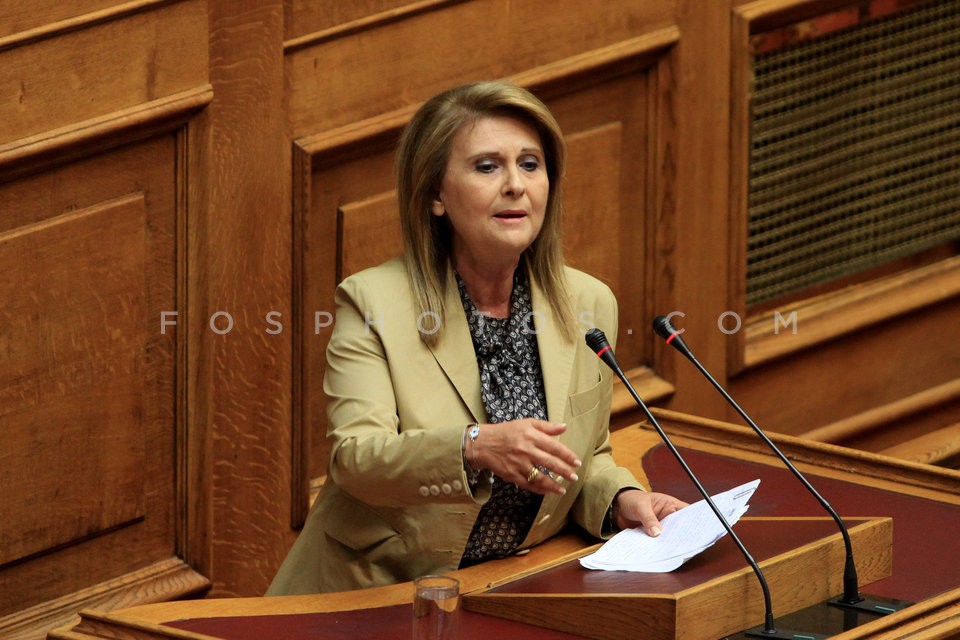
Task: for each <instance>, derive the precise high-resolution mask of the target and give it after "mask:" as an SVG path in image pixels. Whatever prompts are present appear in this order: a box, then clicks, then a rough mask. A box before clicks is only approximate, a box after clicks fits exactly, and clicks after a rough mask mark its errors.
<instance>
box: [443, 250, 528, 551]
mask: <svg viewBox="0 0 960 640" xmlns="http://www.w3.org/2000/svg"><path fill="white" fill-rule="evenodd" d="M457 286H458V287H459V289H460V299H461V301H462V302H463V308H464V310H465V311H466V313H467V321H468V323H469V325H470V334H471V336H472V337H473V348H474V351H475V352H476V355H477V364H478V366H479V369H480V393H481V397H482V399H483V406H484V408H485V409H486V412H487V420H488V422H491V423H497V422H509V421H510V420H515V419H520V418H538V419H541V420H546V418H547V409H546V407H547V400H546V394H545V393H544V390H543V374H542V372H541V371H540V357H539V355H538V353H537V336H536V334H535V333H534V330H533V329H534V328H533V314H532V311H533V307H532V305H531V302H530V289H529V287H528V286H527V282H526V278H525V277H524V275H523V270H522V269H517V271H516V273H515V275H514V278H513V294H512V296H511V301H510V317H509V318H492V317H489V316H485V315H482V314H481V313H480V312H479V311H477V308H476V306H475V305H474V304H473V301H472V300H470V296H469V295H468V294H467V288H466V286H465V285H464V283H463V281H462V280H461V279H460V276H459V274H458V275H457ZM492 489H493V491H492V494H491V496H490V499H489V500H488V501H487V502H486V503H485V504H484V505H483V507H482V508H481V509H480V514H479V516H478V517H477V520H476V522H475V523H474V525H473V531H472V532H471V534H470V538H469V540H468V541H467V547H466V549H465V550H464V552H463V557H462V558H461V560H460V567H461V568H463V567H468V566H470V565H473V564H477V563H478V562H483V561H484V560H489V559H492V558H502V557H504V556H508V555H510V554H511V553H513V552H514V551H515V550H516V549H517V547H518V546H520V543H521V542H523V539H524V538H525V537H526V535H527V532H528V531H529V530H530V526H531V525H532V524H533V519H534V517H536V515H537V511H538V510H539V509H540V502H541V501H542V500H543V496H541V495H540V494H536V493H533V492H531V491H527V490H526V489H521V488H520V487H518V486H517V485H515V484H513V483H512V482H505V481H503V480H502V479H501V478H499V477H494V479H493V487H492Z"/></svg>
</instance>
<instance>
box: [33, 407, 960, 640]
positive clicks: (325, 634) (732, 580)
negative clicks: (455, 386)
mask: <svg viewBox="0 0 960 640" xmlns="http://www.w3.org/2000/svg"><path fill="white" fill-rule="evenodd" d="M656 413H657V414H658V418H659V419H660V420H661V423H662V425H663V426H664V428H665V429H666V430H667V431H668V433H670V434H671V437H672V438H673V439H674V442H675V443H676V444H677V446H678V447H679V448H680V449H681V451H682V453H683V455H684V457H685V458H686V460H687V462H688V463H690V466H691V467H692V468H693V469H694V471H695V472H696V473H697V474H698V476H699V477H700V479H701V481H702V482H703V484H704V486H705V487H706V489H707V490H708V491H710V492H711V493H716V492H718V491H722V490H725V489H728V488H731V487H733V486H736V485H738V484H741V483H743V482H746V481H749V480H752V479H755V478H760V479H761V484H760V487H759V488H758V489H757V492H756V493H755V494H754V496H753V497H752V498H751V501H750V505H751V507H750V511H749V512H748V514H747V516H745V517H744V518H743V519H741V521H740V522H739V523H738V524H737V526H736V527H735V531H736V532H737V535H738V536H739V537H740V538H741V539H742V540H743V542H744V544H745V545H746V546H747V548H748V549H750V551H751V554H752V555H753V556H754V558H755V559H756V560H757V562H758V563H759V564H760V566H761V567H762V569H763V572H764V575H765V576H766V579H767V582H768V585H769V587H770V591H771V595H772V598H773V608H774V614H775V615H776V616H777V618H778V620H779V619H780V618H781V616H785V615H787V614H790V613H791V612H793V611H796V610H806V609H805V608H807V609H809V608H811V607H813V608H817V607H822V608H828V607H827V605H824V604H821V603H823V601H824V600H826V599H827V598H828V597H830V596H834V595H837V594H839V592H840V591H841V588H840V581H841V573H842V569H843V549H842V542H841V539H840V536H839V533H837V531H836V528H835V524H834V523H833V520H832V519H830V518H829V517H827V516H826V515H825V514H823V513H822V511H821V510H820V506H819V504H817V503H816V501H815V500H814V499H813V498H812V497H809V496H807V495H806V492H805V490H804V489H803V487H802V486H800V485H799V483H797V481H796V479H795V478H793V476H792V475H791V474H790V473H789V472H788V471H787V470H786V469H783V468H782V465H781V464H780V462H779V461H778V460H777V459H776V458H774V457H773V456H772V455H771V454H769V453H768V452H767V451H766V450H765V448H764V446H763V444H762V443H761V442H759V441H758V440H757V439H756V436H755V435H754V434H753V432H752V431H750V430H748V429H743V428H740V427H736V426H732V425H728V424H725V423H720V422H715V421H709V420H703V419H698V418H693V417H690V416H685V415H682V414H677V413H673V412H666V411H657V412H656ZM773 439H774V440H775V441H776V443H777V445H778V447H779V448H780V449H781V450H782V451H783V452H784V453H785V454H786V455H787V456H788V457H790V459H791V460H792V461H793V462H794V464H796V465H797V467H798V468H800V469H801V470H802V471H803V472H804V473H807V474H809V475H810V478H811V482H812V483H813V485H814V486H815V487H817V489H818V490H819V491H820V493H822V494H823V495H824V497H825V498H827V500H829V501H830V502H831V504H832V505H833V506H834V508H835V509H836V510H837V512H838V513H839V514H840V515H841V517H843V518H844V521H845V522H846V523H847V525H848V526H849V527H850V533H851V538H852V540H853V544H854V551H855V555H856V559H857V567H858V571H859V574H860V583H861V591H864V592H867V593H871V594H874V595H877V596H882V597H890V598H901V599H904V600H909V601H912V602H915V603H916V604H914V605H912V606H910V607H908V608H906V609H904V610H902V611H899V612H897V613H893V614H890V615H887V616H875V617H874V616H868V620H867V621H866V622H865V623H863V624H859V626H855V627H853V628H850V629H847V630H845V631H842V632H841V633H839V634H838V635H836V636H834V637H837V638H841V639H843V640H847V639H854V638H858V639H859V638H870V639H874V640H880V639H884V640H893V639H895V638H896V639H899V638H903V637H906V636H909V637H916V638H929V639H933V638H950V637H954V635H955V634H960V541H958V540H960V538H958V536H957V534H956V530H957V524H958V523H960V473H957V472H955V471H950V470H944V469H939V468H935V467H929V466H925V465H917V464H912V463H905V462H901V461H896V460H892V459H889V458H884V457H881V456H875V455H872V454H866V453H863V452H859V451H852V450H848V449H843V448H840V447H834V446H830V445H823V444H818V443H811V442H806V441H803V440H800V439H797V438H790V437H773ZM613 445H614V451H615V456H616V457H617V459H618V462H619V463H620V464H623V465H625V466H627V467H629V468H631V469H632V470H633V471H634V472H635V473H636V475H637V476H638V477H640V478H641V479H644V480H645V481H646V482H647V483H649V484H650V486H651V487H652V488H653V489H654V490H657V491H663V492H665V493H671V494H673V495H676V496H678V497H680V498H682V499H685V500H688V501H691V502H692V501H696V500H698V499H699V496H698V495H697V494H696V491H695V490H694V489H693V487H691V486H690V485H689V480H688V479H687V478H686V476H685V474H684V473H683V472H682V471H681V470H680V468H679V466H678V465H677V463H676V461H675V460H673V459H672V457H670V455H669V452H668V451H667V450H666V447H663V446H661V445H660V442H659V439H658V437H657V436H656V434H655V433H654V432H653V431H652V430H650V429H648V428H646V427H644V426H643V425H640V426H639V427H630V428H626V429H622V430H619V431H617V432H615V433H614V434H613ZM596 546H597V544H596V541H593V540H588V539H586V538H585V537H584V536H583V535H582V534H580V533H578V532H576V531H571V532H569V533H566V534H564V535H561V536H558V537H557V538H554V539H553V540H550V541H548V542H546V543H544V544H542V545H539V546H538V547H536V548H534V549H532V550H531V551H530V552H529V553H527V554H525V555H520V556H515V557H511V558H507V559H504V560H498V561H492V562H487V563H484V564H482V565H478V566H475V567H471V568H469V569H464V570H461V571H456V572H454V573H453V575H454V576H456V577H458V578H459V579H460V580H461V585H462V590H463V592H464V594H465V596H464V608H465V611H464V621H463V623H464V624H463V631H464V632H463V634H462V637H463V638H464V639H465V640H469V639H470V638H483V639H484V640H490V639H491V638H503V637H522V638H525V639H530V640H537V639H551V640H561V639H565V638H583V637H586V638H646V639H659V638H682V639H684V640H695V639H704V640H713V639H719V638H721V637H723V636H725V635H731V634H734V633H736V632H737V631H739V630H742V629H745V628H750V627H755V626H757V625H759V624H760V623H761V622H762V616H763V598H762V596H761V591H760V588H759V585H758V583H757V581H756V577H755V576H754V574H753V572H752V571H751V570H750V568H749V567H748V566H747V564H746V562H745V561H744V559H743V557H742V556H741V555H740V554H739V551H738V550H737V549H736V547H735V546H734V545H733V544H732V542H731V541H730V540H729V539H728V537H725V538H723V539H721V540H720V541H718V542H717V543H716V544H715V545H714V546H713V547H711V548H710V549H708V550H707V551H705V552H704V553H702V554H701V555H700V556H697V557H696V558H694V559H692V560H690V561H688V562H687V563H686V564H685V565H684V566H683V567H681V568H680V569H678V570H676V571H674V572H672V573H669V574H633V573H624V572H598V571H588V570H586V569H583V568H581V567H580V565H579V562H578V560H577V559H578V558H579V557H580V556H582V555H584V554H586V553H588V552H590V551H592V550H594V549H595V548H596ZM412 594H413V588H412V586H411V585H410V584H409V583H405V584H400V585H392V586H389V587H380V588H376V589H366V590H362V591H353V592H344V593H335V594H323V595H309V596H288V597H274V598H231V599H208V600H197V601H186V602H168V603H161V604H154V605H144V606H139V607H133V608H129V609H124V610H118V611H112V612H98V611H83V612H81V614H80V619H79V622H77V623H76V624H74V625H71V626H69V627H65V628H62V629H58V630H55V631H53V632H51V633H50V636H49V637H50V638H57V639H61V640H91V639H93V638H130V639H146V638H153V639H156V638H182V639H187V638H189V639H191V640H200V639H205V638H221V639H223V640H241V639H247V638H263V637H284V638H289V639H291V640H297V639H298V638H311V639H312V638H323V639H325V640H333V639H339V638H344V639H347V638H349V639H351V640H356V638H361V637H362V638H364V640H367V639H368V638H404V639H406V638H409V637H410V627H411V611H410V603H411V600H412ZM778 626H780V624H779V622H778ZM787 626H791V627H792V626H793V625H787ZM794 628H796V627H794ZM806 630H807V631H812V632H822V631H818V630H817V629H806ZM910 634H916V635H910Z"/></svg>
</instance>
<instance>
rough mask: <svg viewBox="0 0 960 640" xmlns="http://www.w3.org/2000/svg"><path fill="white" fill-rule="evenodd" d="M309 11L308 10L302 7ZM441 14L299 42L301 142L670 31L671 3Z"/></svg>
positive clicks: (492, 7) (478, 3) (495, 2)
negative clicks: (474, 83)
mask: <svg viewBox="0 0 960 640" xmlns="http://www.w3.org/2000/svg"><path fill="white" fill-rule="evenodd" d="M300 4H308V3H306V2H303V3H300V2H295V3H293V6H299V5H300ZM411 4H413V3H411ZM433 4H434V8H435V10H432V11H423V12H413V13H410V14H409V15H407V16H405V17H404V18H403V19H399V20H394V19H392V18H391V16H390V15H384V16H383V17H382V19H380V20H379V21H374V22H371V23H370V24H368V25H366V26H365V28H364V29H363V30H361V31H359V32H353V31H352V30H346V31H344V33H343V35H342V37H338V35H339V34H337V33H336V32H334V33H329V32H328V31H323V32H320V33H319V34H315V37H314V38H311V37H310V36H309V35H301V36H300V37H299V38H298V39H297V40H295V41H291V42H289V43H288V47H287V56H286V58H287V78H288V82H289V84H290V94H289V118H290V126H291V130H292V133H293V135H294V137H300V136H305V135H313V134H316V133H319V132H321V131H328V130H330V129H333V128H335V127H339V126H344V125H346V124H348V123H352V122H358V121H362V120H364V119H367V118H374V117H377V116H380V115H382V114H384V113H387V112H390V111H393V110H395V109H401V108H403V107H406V106H409V105H411V104H417V103H419V102H421V101H423V100H425V99H427V98H428V97H430V96H431V95H433V94H434V93H436V92H438V91H441V90H442V89H445V88H447V87H449V86H452V85H454V84H458V83H460V82H465V81H468V80H477V79H483V78H499V77H505V76H512V75H514V74H517V73H520V72H523V71H527V70H529V69H533V68H538V67H540V66H542V65H546V64H548V63H550V62H553V61H556V60H560V59H564V58H568V57H571V56H575V55H577V54H584V53H587V52H591V51H594V50H597V49H599V48H602V47H604V46H607V45H613V44H615V43H618V42H621V41H623V40H627V39H630V38H632V37H636V36H637V35H639V34H642V33H645V32H648V31H651V30H653V29H654V28H655V27H659V26H662V25H667V24H669V21H670V14H669V12H668V9H669V3H667V2H644V3H636V2H617V3H610V4H608V6H607V7H606V9H605V10H604V11H602V12H597V11H595V10H594V8H593V7H592V6H591V5H589V4H585V3H582V2H576V1H574V0H565V1H564V2H559V3H554V4H552V5H551V7H550V10H549V11H544V10H543V9H542V8H541V7H539V6H537V5H536V4H535V3H517V2H508V1H505V0H475V1H473V2H447V3H433ZM441 9H442V10H441ZM309 26H311V25H308V27H309ZM478 26H479V28H478ZM308 27H305V28H308ZM287 29H288V31H291V32H292V33H297V34H301V33H302V31H303V30H302V29H301V28H300V27H299V26H298V25H290V24H288V26H287ZM441 61H442V63H439V64H438V62H441ZM331 69H336V73H329V70H331Z"/></svg>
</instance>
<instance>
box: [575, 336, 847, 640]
mask: <svg viewBox="0 0 960 640" xmlns="http://www.w3.org/2000/svg"><path fill="white" fill-rule="evenodd" d="M586 341H587V346H589V347H590V348H591V349H592V350H593V352H594V353H596V354H597V356H598V357H599V358H600V359H601V360H603V362H604V364H606V365H607V366H608V367H610V369H612V370H613V372H614V373H615V374H617V377H618V378H620V380H621V381H622V382H623V384H624V386H625V387H626V388H627V390H628V391H629V392H630V395H632V396H633V399H634V400H635V401H636V403H637V405H638V406H639V407H640V408H641V409H642V410H643V413H644V414H645V415H646V417H647V420H649V421H650V424H652V425H653V428H654V429H656V431H657V434H658V435H659V436H660V439H661V440H663V442H664V444H666V445H667V448H668V449H670V453H672V454H673V457H674V458H676V459H677V462H679V463H680V466H681V467H683V470H684V472H686V474H687V475H688V476H689V477H690V480H691V481H692V482H693V484H694V486H696V488H697V491H699V492H700V495H702V496H703V499H704V501H706V503H707V505H708V506H709V507H710V509H711V510H712V511H713V513H714V514H715V515H716V516H717V518H719V520H720V524H722V525H723V528H724V529H726V531H727V533H728V534H729V535H730V539H731V540H733V542H734V543H735V544H736V545H737V548H738V549H740V553H741V554H743V557H744V558H746V560H747V564H749V565H750V568H751V569H753V572H754V573H755V574H756V576H757V580H758V581H759V582H760V588H761V589H762V590H763V603H764V610H765V613H764V623H763V625H761V626H760V627H756V628H754V629H751V630H749V631H747V635H749V636H756V637H762V638H783V639H790V640H795V639H796V638H804V640H806V639H809V640H820V639H821V638H827V637H828V636H826V635H823V634H815V633H806V632H804V633H798V632H796V631H791V630H788V629H780V630H778V629H777V628H776V625H774V622H773V605H772V604H771V601H770V588H769V587H768V586H767V580H766V578H764V577H763V572H762V571H760V566H759V565H758V564H757V562H756V560H754V559H753V556H751V555H750V552H749V551H747V548H746V547H745V546H744V545H743V542H741V541H740V538H739V537H737V534H735V533H734V532H733V527H731V526H730V523H728V522H727V519H726V518H724V517H723V514H722V513H721V512H720V509H719V508H718V507H717V505H716V504H715V503H714V501H713V499H712V498H711V497H710V494H708V493H707V490H706V489H704V488H703V485H702V484H700V480H698V479H697V476H696V475H695V474H694V473H693V470H692V469H691V468H690V466H689V465H688V464H687V462H686V460H684V459H683V456H682V455H680V452H679V451H678V450H677V448H676V447H675V446H674V444H673V441H672V440H670V436H668V435H667V433H666V432H665V431H664V430H663V427H661V426H660V423H659V422H657V419H656V418H655V417H654V416H653V414H652V413H650V409H648V408H647V405H646V404H644V402H643V400H641V399H640V396H639V395H638V394H637V392H636V390H634V388H633V385H632V384H630V381H629V380H627V376H626V375H624V373H623V370H622V369H621V368H620V365H619V364H618V363H617V358H616V356H615V355H614V353H613V347H611V346H610V343H609V342H607V336H606V335H605V334H604V333H603V331H601V330H600V329H597V328H596V327H594V328H593V329H590V330H589V331H588V332H587V335H586Z"/></svg>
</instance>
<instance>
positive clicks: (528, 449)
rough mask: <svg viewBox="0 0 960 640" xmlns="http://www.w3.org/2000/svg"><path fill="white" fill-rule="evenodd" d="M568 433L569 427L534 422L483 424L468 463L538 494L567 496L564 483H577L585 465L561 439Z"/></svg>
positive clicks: (527, 419) (543, 421)
mask: <svg viewBox="0 0 960 640" xmlns="http://www.w3.org/2000/svg"><path fill="white" fill-rule="evenodd" d="M566 430H567V425H565V424H558V423H556V422H547V421H546V420H536V419H533V418H523V419H520V420H511V421H510V422H500V423H495V424H481V425H480V433H479V435H478V436H477V438H476V440H474V441H473V442H472V443H471V445H470V446H471V450H470V451H469V454H470V455H468V457H467V460H468V462H471V463H475V464H476V465H477V466H479V467H480V468H483V469H487V470H489V471H491V472H493V473H494V474H496V475H498V476H500V477H501V478H503V479H504V480H507V481H509V482H513V483H515V484H516V485H518V486H520V487H523V488H524V489H528V490H530V491H533V492H534V493H540V494H547V493H556V494H560V495H563V494H564V493H566V488H565V487H564V481H568V482H576V481H577V473H576V471H577V469H578V468H579V467H580V466H581V464H582V462H581V461H580V459H579V458H578V457H577V454H575V453H574V452H573V451H572V450H571V449H570V448H569V447H567V446H565V445H563V444H561V442H560V441H559V440H558V439H557V436H559V435H560V434H561V433H563V432H564V431H566Z"/></svg>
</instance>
